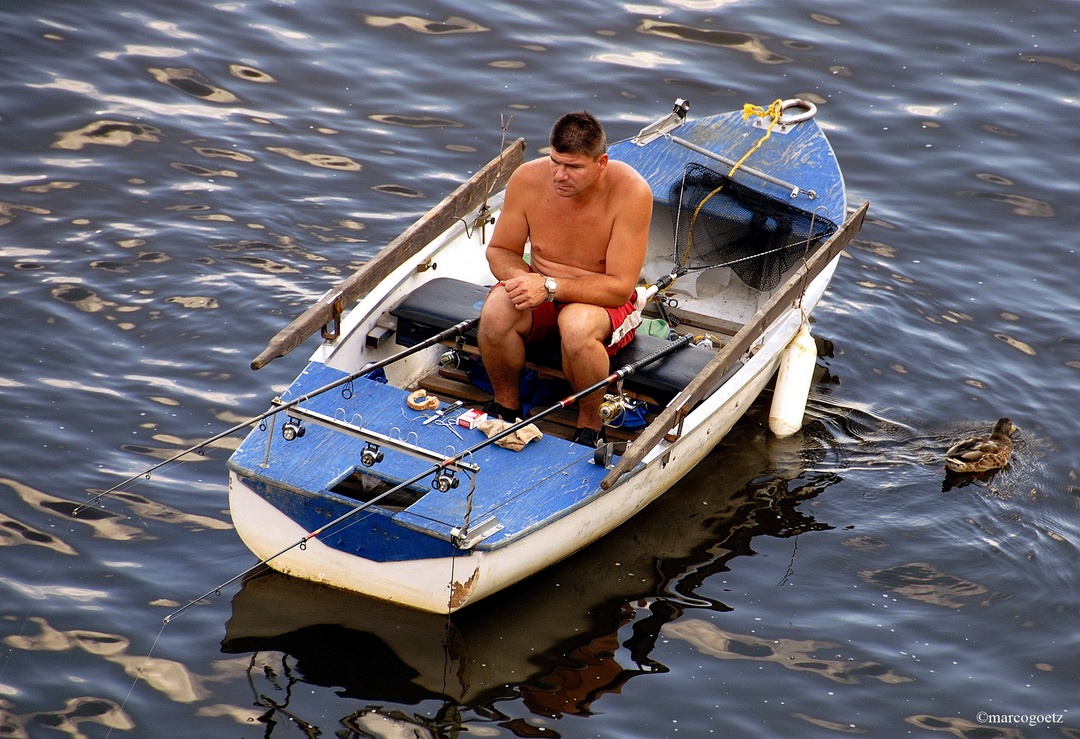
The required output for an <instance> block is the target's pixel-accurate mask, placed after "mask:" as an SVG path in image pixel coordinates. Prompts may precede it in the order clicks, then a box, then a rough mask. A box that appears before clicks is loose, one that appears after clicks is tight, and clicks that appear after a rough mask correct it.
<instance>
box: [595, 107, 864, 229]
mask: <svg viewBox="0 0 1080 739" xmlns="http://www.w3.org/2000/svg"><path fill="white" fill-rule="evenodd" d="M753 122H754V119H753V118H751V119H750V120H748V121H744V120H743V119H742V111H737V112H733V113H723V114H721V115H716V116H708V117H705V118H699V119H692V120H687V121H686V123H684V124H683V125H682V126H680V127H679V128H676V129H675V130H674V131H672V132H671V135H672V136H675V137H678V138H681V139H685V140H686V141H689V142H690V143H692V144H696V145H698V146H700V147H702V148H704V149H708V150H709V151H711V152H713V153H715V154H719V155H721V156H724V157H727V158H728V159H731V160H732V161H736V162H737V161H739V160H740V159H741V158H742V157H743V155H745V154H746V152H748V151H750V149H752V148H753V146H754V145H755V144H756V143H757V142H758V141H759V140H760V139H761V138H762V136H764V135H765V131H764V129H760V128H754V126H753ZM608 155H609V156H610V157H611V158H612V159H618V160H619V161H623V162H626V163H627V164H630V165H631V166H633V167H634V169H636V170H637V171H638V172H640V173H641V175H642V176H643V177H644V178H645V179H646V180H647V181H648V183H649V185H650V186H651V187H652V190H653V197H654V198H655V199H656V200H658V201H661V202H667V199H668V190H669V189H670V188H671V185H672V184H673V183H674V182H676V181H677V180H679V179H680V178H681V177H682V174H683V171H684V170H685V168H686V165H687V164H688V163H690V162H694V163H697V164H703V165H705V166H707V167H709V168H711V169H714V170H716V171H717V172H720V173H721V174H725V175H726V174H727V173H728V170H729V169H730V167H728V166H727V165H724V164H722V163H721V162H717V161H713V160H712V159H709V158H708V157H706V156H704V155H702V154H698V153H697V152H695V151H693V150H691V149H688V148H686V147H685V146H682V145H680V144H676V143H675V142H673V141H670V140H669V139H666V138H660V139H657V140H656V141H653V142H652V143H650V144H648V145H647V146H644V147H641V146H636V145H635V144H633V143H632V142H629V141H623V142H619V143H617V144H612V145H611V146H610V147H608ZM744 166H746V167H752V168H754V169H757V170H759V171H761V172H764V173H766V174H769V175H772V176H773V177H776V178H779V179H781V180H785V181H787V182H790V183H791V184H793V185H797V186H799V187H800V188H802V189H805V190H813V191H815V192H816V193H817V199H816V200H810V199H809V198H808V197H807V196H806V195H799V197H798V198H797V199H796V200H794V201H793V202H794V204H796V205H798V206H799V207H801V208H803V209H804V210H813V209H814V208H816V207H818V206H824V207H825V208H826V209H827V211H828V213H827V215H828V217H829V218H830V219H831V220H833V221H834V222H836V223H843V222H844V215H845V212H846V211H845V208H846V204H845V202H844V180H843V177H842V176H841V174H840V165H839V163H838V162H837V161H836V157H835V156H834V155H833V150H832V146H831V145H830V144H829V141H828V139H826V138H825V134H824V132H822V130H821V127H820V126H818V124H817V121H816V119H810V120H809V121H805V122H803V123H800V124H798V125H797V126H795V127H794V128H792V129H791V131H789V132H788V133H786V134H781V133H777V132H775V131H774V132H773V134H772V136H770V137H769V139H768V140H767V141H766V142H765V143H764V144H763V145H762V147H761V148H760V149H758V150H757V151H756V152H754V153H753V155H751V156H750V158H749V159H748V160H747V161H746V163H745V165H744ZM734 179H735V180H736V181H737V182H741V183H742V184H744V185H747V186H748V187H752V188H754V189H755V190H758V191H760V192H763V193H765V194H767V195H772V196H773V197H776V198H780V199H781V200H785V201H790V200H791V199H790V198H789V195H790V192H789V191H788V190H785V189H784V188H783V187H780V186H779V185H775V184H772V183H770V182H766V181H765V180H762V179H759V178H757V177H754V176H753V175H749V174H746V173H745V172H739V171H736V173H735V175H734Z"/></svg>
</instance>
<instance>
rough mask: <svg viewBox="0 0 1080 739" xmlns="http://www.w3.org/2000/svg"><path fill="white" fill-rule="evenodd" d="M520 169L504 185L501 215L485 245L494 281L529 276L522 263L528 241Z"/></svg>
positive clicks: (523, 174) (525, 266) (524, 196)
mask: <svg viewBox="0 0 1080 739" xmlns="http://www.w3.org/2000/svg"><path fill="white" fill-rule="evenodd" d="M524 166H525V165H523V166H522V167H519V168H518V169H517V170H516V171H515V172H514V174H513V175H511V177H510V181H509V182H508V183H507V185H506V197H505V198H504V200H503V206H502V212H501V213H500V214H499V218H498V220H497V221H496V222H495V230H494V232H493V233H492V235H491V240H490V241H489V242H488V246H487V250H486V252H485V256H486V257H487V260H488V266H489V267H490V268H491V273H492V274H493V275H495V277H496V279H498V280H501V281H502V282H506V281H507V280H511V279H513V278H515V277H519V276H521V275H524V274H528V273H529V265H528V264H526V263H525V259H524V256H525V243H526V241H528V239H529V221H528V219H527V218H526V217H525V201H526V197H527V196H526V194H525V190H526V183H525V182H524V178H525V174H526V173H525V172H523V171H522V170H523V169H524Z"/></svg>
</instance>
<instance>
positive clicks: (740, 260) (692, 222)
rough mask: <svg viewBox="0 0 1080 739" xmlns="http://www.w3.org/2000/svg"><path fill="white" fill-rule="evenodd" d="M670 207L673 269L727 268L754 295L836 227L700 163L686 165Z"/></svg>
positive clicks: (776, 282) (769, 286)
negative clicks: (671, 214)
mask: <svg viewBox="0 0 1080 739" xmlns="http://www.w3.org/2000/svg"><path fill="white" fill-rule="evenodd" d="M668 202H670V203H671V204H672V208H673V209H674V215H675V217H674V219H673V220H674V226H675V264H676V267H677V268H679V269H686V270H688V271H694V270H702V269H709V268H712V267H723V266H727V267H731V269H732V271H734V272H735V274H736V275H738V276H739V279H741V280H742V281H743V282H745V283H746V284H747V285H749V286H750V287H752V288H754V289H755V290H771V289H773V288H774V287H776V286H777V285H779V284H780V279H781V277H782V276H783V274H784V273H785V272H787V271H788V270H789V269H791V267H792V266H793V265H794V264H795V263H796V262H798V261H800V260H802V259H804V258H806V256H807V255H809V254H810V253H811V252H812V251H813V250H814V249H815V248H817V247H818V246H819V245H820V244H821V243H823V242H824V240H825V239H826V238H828V236H829V235H830V234H832V233H833V232H834V231H836V224H835V223H833V222H832V221H831V220H829V219H827V218H825V217H823V216H822V215H820V214H817V213H811V212H808V211H805V210H803V209H802V208H799V207H797V206H795V205H793V204H792V203H788V202H784V201H783V200H780V199H778V198H774V197H771V196H769V195H764V194H762V193H760V192H757V191H756V190H752V189H751V188H749V187H747V186H745V185H742V184H739V183H738V182H736V181H735V180H733V179H731V178H730V177H727V176H726V175H723V174H720V173H719V172H717V171H715V170H712V169H709V168H708V167H705V166H703V165H700V164H693V163H691V164H688V165H686V172H685V174H684V175H683V179H682V180H680V181H677V182H675V184H673V185H672V186H671V190H670V192H669V201H668Z"/></svg>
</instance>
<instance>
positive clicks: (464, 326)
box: [73, 316, 480, 516]
mask: <svg viewBox="0 0 1080 739" xmlns="http://www.w3.org/2000/svg"><path fill="white" fill-rule="evenodd" d="M479 322H480V316H476V317H475V318H469V319H467V320H464V321H461V322H459V323H455V324H454V325H453V326H451V327H450V328H448V329H445V330H443V331H440V332H439V333H437V334H435V335H434V336H429V337H428V338H426V339H424V340H423V341H421V342H419V343H417V344H414V345H413V346H410V347H409V348H408V349H404V350H402V351H400V352H398V353H397V354H394V355H392V356H389V357H387V358H386V359H380V360H379V361H378V362H372V363H371V364H369V365H367V366H366V367H364V368H363V369H361V370H358V371H356V372H353V373H352V374H351V375H347V376H346V377H342V378H340V379H337V380H335V381H334V382H331V383H330V384H328V385H323V386H322V387H320V388H318V389H316V390H312V391H311V392H310V393H305V394H304V395H301V396H300V397H298V398H295V399H293V400H290V401H289V402H287V403H282V404H281V405H275V406H274V407H273V408H271V409H270V410H268V411H266V412H265V413H260V414H259V415H257V416H255V417H253V418H249V419H248V420H246V421H241V422H240V423H238V424H236V425H235V426H233V427H231V428H228V429H225V430H224V431H222V432H221V433H218V434H215V435H214V436H211V437H210V438H209V439H206V440H205V441H201V442H199V443H198V444H195V445H194V446H190V447H188V448H187V449H185V450H184V451H182V452H179V453H177V454H174V455H173V456H171V457H169V458H168V459H166V460H165V461H163V462H158V463H157V464H155V465H154V466H153V467H150V468H148V469H146V470H144V471H142V472H140V473H139V474H137V475H132V476H131V477H129V478H127V479H125V480H123V481H121V482H119V483H117V484H116V485H113V486H112V487H111V488H109V489H108V490H106V491H104V492H102V493H98V494H97V495H96V496H94V497H93V498H92V499H91V500H88V501H87V502H85V503H83V504H82V505H80V506H78V507H77V508H76V509H75V511H74V512H73V515H76V516H77V515H79V513H81V512H82V511H83V510H85V509H87V508H89V507H91V506H94V505H97V504H98V503H100V502H101V501H102V500H104V499H105V498H107V497H109V496H110V495H112V494H113V493H115V492H116V491H117V490H119V489H120V488H122V487H124V486H125V485H127V484H128V483H131V482H134V481H135V480H138V479H139V478H140V477H147V478H149V477H150V473H152V472H154V471H156V470H159V469H161V468H162V467H164V466H165V465H167V464H169V463H171V462H175V461H176V460H178V459H180V458H181V457H183V456H185V455H187V454H191V453H193V452H199V453H202V449H203V448H205V447H206V446H207V445H208V444H213V443H214V442H215V441H217V440H218V439H224V438H225V437H226V436H229V435H231V434H234V433H236V432H237V431H240V430H241V429H245V428H247V427H248V426H253V425H255V424H256V423H259V422H260V421H263V420H265V419H267V418H269V417H270V416H272V415H274V414H275V413H281V412H282V411H284V410H288V409H289V408H292V407H293V406H296V405H299V404H300V403H303V402H304V401H305V400H310V399H311V398H314V397H315V396H317V395H322V394H323V393H325V392H328V391H330V390H333V389H334V388H336V387H340V386H342V385H345V384H348V383H350V382H352V381H353V380H357V379H359V378H361V377H363V376H364V375H367V374H370V373H371V372H374V371H375V370H379V369H382V368H383V367H386V366H387V365H390V364H393V363H394V362H396V361H398V360H400V359H404V358H405V357H408V356H410V355H412V354H415V353H416V352H418V351H421V350H423V349H427V348H428V347H430V346H434V345H435V344H439V343H441V342H443V341H446V340H447V339H449V338H450V337H452V336H457V335H458V334H463V333H465V332H466V331H468V330H469V329H471V328H472V327H473V326H475V325H476V324H477V323H479Z"/></svg>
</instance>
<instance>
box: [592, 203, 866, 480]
mask: <svg viewBox="0 0 1080 739" xmlns="http://www.w3.org/2000/svg"><path fill="white" fill-rule="evenodd" d="M868 207H870V202H869V201H866V202H864V203H863V204H862V206H860V207H859V209H858V210H857V211H855V213H854V214H852V216H851V218H849V219H848V220H847V221H846V222H845V223H844V225H843V226H841V227H840V228H839V229H837V231H836V233H834V234H833V235H832V236H831V237H829V240H828V241H826V242H825V243H824V244H823V245H822V246H821V248H819V249H818V250H817V251H815V252H814V253H813V254H812V255H811V256H810V258H809V259H807V260H806V262H805V263H804V264H803V266H802V267H800V268H799V269H798V270H797V271H796V272H795V274H793V275H792V276H791V277H790V278H788V280H787V282H785V283H784V284H783V285H782V286H781V287H780V289H778V290H777V291H776V292H774V293H773V296H772V297H771V298H769V300H768V302H767V303H765V305H763V306H761V308H760V309H759V310H758V311H757V313H755V314H754V315H753V316H752V317H751V318H750V320H749V321H747V322H746V323H745V324H744V325H743V327H742V328H741V329H739V332H738V333H737V334H735V336H733V337H732V339H731V341H729V342H728V343H727V344H725V345H724V346H723V348H721V349H720V351H719V352H717V353H716V356H715V357H713V358H712V359H711V360H710V361H709V363H708V364H707V365H705V367H703V368H702V370H701V372H699V373H698V375H697V377H695V378H694V379H693V380H691V381H690V384H689V385H687V386H686V387H685V388H684V389H683V391H682V392H681V393H679V394H678V395H677V396H676V397H675V399H674V400H672V401H671V402H670V403H669V404H668V406H667V407H666V408H664V410H663V411H662V412H661V413H660V415H658V416H657V417H656V418H655V419H654V420H653V422H652V423H650V424H649V425H648V426H647V427H646V428H645V430H644V431H642V432H641V435H640V436H638V438H637V439H635V440H634V442H633V443H632V444H630V446H629V448H628V449H627V450H626V453H625V454H623V455H622V456H621V457H620V458H619V461H618V462H616V463H615V466H614V467H612V469H611V472H609V473H608V475H607V477H605V478H604V479H603V480H602V481H601V482H600V487H602V488H604V489H605V490H608V489H610V488H611V487H612V486H613V485H614V484H615V483H616V482H618V480H619V478H620V477H622V476H623V475H625V474H626V473H627V472H629V471H630V470H632V469H634V467H636V466H637V465H638V463H639V462H641V460H642V459H644V458H645V455H646V454H648V453H649V451H651V450H652V448H653V447H655V446H656V445H657V444H658V443H659V442H660V440H661V439H663V438H664V436H665V435H666V434H667V433H668V432H669V431H670V430H671V429H673V428H674V427H675V426H677V425H678V423H679V421H680V420H681V418H682V417H683V416H685V415H686V414H687V413H689V412H690V411H691V410H692V409H693V407H694V406H695V405H696V404H697V403H698V401H700V400H701V399H702V398H703V397H704V396H705V394H706V393H708V392H709V390H710V389H711V388H712V387H713V385H714V384H715V383H716V382H717V381H718V380H719V379H720V378H721V377H723V376H724V374H725V373H726V372H727V371H728V370H729V369H731V367H732V366H734V364H735V363H736V362H737V361H739V360H740V359H741V358H742V356H743V355H744V354H745V353H746V352H747V351H748V350H749V349H750V347H751V346H753V344H754V342H755V341H757V339H758V337H759V336H761V334H763V333H764V332H765V330H766V329H768V328H769V326H771V325H772V323H773V321H775V320H776V319H777V318H778V317H780V315H781V314H783V313H784V312H785V311H787V310H788V309H789V308H790V307H791V305H792V304H793V303H794V302H795V301H796V300H797V299H798V298H799V296H800V295H802V293H803V291H804V290H805V288H806V285H807V284H808V283H809V282H810V281H811V280H813V279H814V278H815V277H816V276H817V275H818V274H819V273H820V272H821V271H822V270H823V269H825V266H826V265H828V264H829V263H830V262H831V261H832V260H833V259H834V258H835V257H836V256H837V255H838V254H839V253H840V252H841V251H843V249H844V247H845V246H847V245H848V243H849V242H850V241H851V239H852V238H854V237H855V234H857V233H858V232H859V229H861V228H862V224H863V220H864V219H865V217H866V209H867V208H868Z"/></svg>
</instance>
